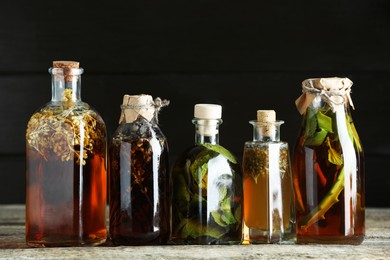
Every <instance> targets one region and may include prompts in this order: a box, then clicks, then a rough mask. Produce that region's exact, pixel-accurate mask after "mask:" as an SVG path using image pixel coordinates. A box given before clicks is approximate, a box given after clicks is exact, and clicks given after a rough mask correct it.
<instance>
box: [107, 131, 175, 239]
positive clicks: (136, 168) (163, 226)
mask: <svg viewBox="0 0 390 260" xmlns="http://www.w3.org/2000/svg"><path fill="white" fill-rule="evenodd" d="M161 141H162V140H161ZM109 155H110V160H109V161H110V167H109V169H110V172H109V176H110V237H111V239H112V242H113V243H114V244H115V245H148V244H164V243H166V242H167V241H168V239H169V235H170V226H171V223H170V219H171V217H170V216H171V214H170V197H169V196H170V192H169V190H170V178H169V176H168V174H169V173H168V149H167V144H166V142H164V141H162V143H160V140H157V139H156V138H152V139H150V140H149V139H135V140H133V141H124V140H120V139H115V138H114V140H113V142H112V143H111V145H110V152H109Z"/></svg>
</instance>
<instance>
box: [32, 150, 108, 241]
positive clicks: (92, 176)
mask: <svg viewBox="0 0 390 260" xmlns="http://www.w3.org/2000/svg"><path fill="white" fill-rule="evenodd" d="M26 155H27V190H26V241H27V244H28V245H29V246H34V247H49V246H80V245H97V244H101V243H104V242H105V241H106V219H105V216H106V215H105V210H106V168H105V158H104V156H103V155H102V154H93V153H88V158H87V159H86V163H85V165H84V166H83V165H82V166H80V164H79V163H76V158H74V159H71V160H69V161H65V162H64V161H60V160H59V158H55V159H52V158H50V157H49V158H46V159H45V158H44V157H43V156H42V155H41V154H39V153H38V152H37V151H36V150H35V149H33V148H31V147H29V146H27V154H26Z"/></svg>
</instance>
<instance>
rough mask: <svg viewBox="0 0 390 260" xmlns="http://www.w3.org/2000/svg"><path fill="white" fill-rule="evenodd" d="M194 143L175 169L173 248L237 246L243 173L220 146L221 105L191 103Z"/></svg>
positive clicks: (239, 240)
mask: <svg viewBox="0 0 390 260" xmlns="http://www.w3.org/2000/svg"><path fill="white" fill-rule="evenodd" d="M194 114H195V118H194V119H193V121H192V122H193V123H194V124H195V145H194V146H192V147H190V148H188V149H187V150H186V151H184V152H183V154H181V155H180V156H179V157H178V159H177V160H176V162H175V164H174V166H173V174H172V177H173V201H174V203H173V204H172V213H173V219H172V223H173V225H172V226H173V234H172V241H173V242H174V243H176V244H239V243H240V242H241V230H242V206H241V205H242V175H241V167H240V165H239V162H238V160H237V158H236V157H235V156H234V155H233V154H232V153H231V152H229V151H228V150H227V149H226V148H224V147H222V146H221V145H220V144H219V125H220V124H221V123H222V119H221V114H222V107H221V106H220V105H214V104H197V105H195V111H194Z"/></svg>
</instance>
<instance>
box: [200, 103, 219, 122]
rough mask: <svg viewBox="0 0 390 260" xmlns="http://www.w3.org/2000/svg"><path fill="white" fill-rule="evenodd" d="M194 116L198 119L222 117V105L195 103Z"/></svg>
mask: <svg viewBox="0 0 390 260" xmlns="http://www.w3.org/2000/svg"><path fill="white" fill-rule="evenodd" d="M194 117H195V118H199V119H220V118H221V117H222V106H220V105H215V104H196V105H195V108H194Z"/></svg>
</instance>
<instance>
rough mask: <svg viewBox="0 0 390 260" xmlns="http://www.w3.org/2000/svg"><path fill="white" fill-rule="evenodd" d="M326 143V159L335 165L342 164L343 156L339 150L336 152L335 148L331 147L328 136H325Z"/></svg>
mask: <svg viewBox="0 0 390 260" xmlns="http://www.w3.org/2000/svg"><path fill="white" fill-rule="evenodd" d="M326 143H327V146H328V148H329V149H328V161H329V162H330V163H333V164H335V165H343V158H342V156H341V154H340V153H339V152H337V150H336V149H334V148H333V147H332V144H331V142H330V140H329V137H327V138H326Z"/></svg>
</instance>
